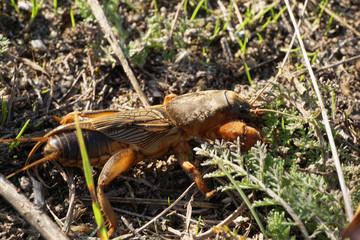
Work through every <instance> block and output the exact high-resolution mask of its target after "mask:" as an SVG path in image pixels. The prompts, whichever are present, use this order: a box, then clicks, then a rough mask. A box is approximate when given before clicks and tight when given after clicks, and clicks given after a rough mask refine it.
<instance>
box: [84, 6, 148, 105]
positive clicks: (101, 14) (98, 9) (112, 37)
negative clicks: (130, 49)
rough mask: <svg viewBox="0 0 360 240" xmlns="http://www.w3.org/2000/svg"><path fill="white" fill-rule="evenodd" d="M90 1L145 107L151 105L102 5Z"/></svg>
mask: <svg viewBox="0 0 360 240" xmlns="http://www.w3.org/2000/svg"><path fill="white" fill-rule="evenodd" d="M88 3H89V5H90V7H91V10H92V12H93V14H94V15H95V17H96V19H97V20H98V21H99V24H100V27H101V29H102V31H103V33H104V34H105V37H106V39H107V40H108V41H109V43H110V45H111V47H112V48H113V50H114V51H115V54H116V56H117V57H118V58H119V60H120V62H121V65H122V67H123V68H124V71H125V73H126V75H127V76H128V78H129V79H130V82H131V84H132V86H133V87H134V89H135V91H136V93H137V94H138V96H139V98H140V100H141V102H142V104H143V105H144V107H147V106H150V104H149V102H148V100H147V98H146V96H145V94H144V93H143V91H142V90H141V88H140V85H139V83H138V82H137V80H136V77H135V75H134V73H133V72H132V70H131V68H130V65H129V63H128V61H127V60H126V58H125V55H124V53H123V51H122V50H121V48H120V46H119V44H118V43H117V40H116V37H115V34H114V32H113V31H112V29H111V27H110V24H109V22H108V21H107V19H106V16H105V13H104V11H103V10H102V8H101V6H100V5H99V2H98V1H96V0H88Z"/></svg>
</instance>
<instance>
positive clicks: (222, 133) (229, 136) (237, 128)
mask: <svg viewBox="0 0 360 240" xmlns="http://www.w3.org/2000/svg"><path fill="white" fill-rule="evenodd" d="M216 135H217V138H218V139H224V140H227V141H232V142H233V141H235V140H237V138H238V137H239V138H240V142H241V146H242V148H243V149H244V150H246V151H248V150H250V148H251V147H253V146H254V145H255V144H256V142H257V141H262V142H264V141H265V140H266V139H263V138H262V137H261V134H260V132H259V131H258V130H257V129H255V128H253V127H250V126H248V125H246V124H245V123H244V122H242V121H233V122H229V123H226V124H224V125H222V126H220V127H219V129H218V130H217V131H216Z"/></svg>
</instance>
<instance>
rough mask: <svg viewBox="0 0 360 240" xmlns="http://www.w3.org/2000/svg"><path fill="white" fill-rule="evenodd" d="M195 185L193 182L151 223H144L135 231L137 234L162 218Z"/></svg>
mask: <svg viewBox="0 0 360 240" xmlns="http://www.w3.org/2000/svg"><path fill="white" fill-rule="evenodd" d="M194 185H195V182H193V183H192V184H191V185H190V186H189V187H188V188H187V189H186V190H185V191H184V192H183V193H182V194H181V195H180V197H178V198H177V199H176V200H175V201H174V202H173V203H172V204H170V206H169V207H167V208H166V209H164V211H162V212H161V213H160V214H158V215H157V216H156V217H154V218H153V219H152V220H151V221H149V222H148V223H146V224H145V225H144V226H142V227H141V228H139V229H137V232H141V231H142V230H144V229H145V228H147V227H148V226H149V225H150V224H152V223H153V222H155V221H156V220H157V219H159V218H160V217H161V216H163V215H164V214H165V213H167V212H168V211H169V210H170V209H171V208H173V207H174V206H175V205H176V204H177V203H178V202H179V201H180V200H181V199H183V198H184V197H185V195H186V194H187V193H188V192H189V191H190V189H191V188H192V187H193V186H194Z"/></svg>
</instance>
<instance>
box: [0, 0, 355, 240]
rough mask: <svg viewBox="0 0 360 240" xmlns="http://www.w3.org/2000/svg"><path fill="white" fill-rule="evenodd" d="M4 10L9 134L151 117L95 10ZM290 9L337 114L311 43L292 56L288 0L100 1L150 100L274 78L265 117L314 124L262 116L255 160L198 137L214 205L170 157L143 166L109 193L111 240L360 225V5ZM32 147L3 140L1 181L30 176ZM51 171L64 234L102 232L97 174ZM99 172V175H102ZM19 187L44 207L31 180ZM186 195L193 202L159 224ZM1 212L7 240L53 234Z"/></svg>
mask: <svg viewBox="0 0 360 240" xmlns="http://www.w3.org/2000/svg"><path fill="white" fill-rule="evenodd" d="M89 2H90V1H89ZM0 4H1V5H0V30H1V32H2V34H1V35H0V63H1V64H0V96H1V101H2V108H1V114H0V137H1V138H2V139H3V138H15V137H16V136H17V135H18V133H19V132H20V131H21V130H22V131H24V132H23V135H22V136H25V137H29V136H41V135H43V134H44V133H45V132H47V131H49V130H51V129H53V128H54V127H56V126H57V125H58V123H56V122H54V121H53V120H52V119H51V118H50V116H56V117H61V116H64V115H66V114H67V113H68V112H72V111H75V110H95V109H118V110H126V109H133V108H140V107H143V106H144V100H143V99H141V98H140V97H139V92H137V91H136V90H135V88H134V86H133V85H132V84H131V83H130V81H129V77H128V73H127V71H124V68H123V65H122V64H121V62H120V61H119V59H118V58H117V56H116V54H115V51H114V48H113V47H111V46H112V45H110V44H109V42H108V39H107V38H106V36H105V35H104V34H103V33H102V29H101V28H100V26H99V24H101V22H99V20H98V19H97V18H96V15H94V14H93V12H92V10H91V8H90V6H89V3H88V2H87V1H85V0H76V1H74V2H69V1H61V2H57V1H56V0H55V1H54V2H43V1H41V2H39V1H36V0H32V1H31V2H26V1H18V2H15V1H11V3H10V2H8V1H5V2H1V3H0ZM290 4H291V6H292V9H291V10H292V12H293V13H294V15H295V18H296V19H299V18H300V17H301V20H302V21H301V24H300V27H299V30H300V34H301V36H302V40H303V42H304V45H305V47H304V48H303V49H305V50H306V52H307V54H306V55H307V57H308V59H309V60H310V63H311V66H312V69H313V71H314V75H315V77H316V78H317V80H318V85H319V89H320V93H321V96H322V99H323V101H324V105H325V106H324V109H320V108H319V106H321V105H320V104H319V101H320V100H319V99H318V97H317V96H316V92H315V91H314V84H313V82H312V81H311V80H310V76H309V73H308V70H307V69H306V66H305V62H304V54H303V52H302V49H301V48H300V45H299V44H298V42H297V41H296V40H295V42H294V45H291V41H292V38H293V36H294V35H295V31H294V27H293V24H292V22H291V20H290V16H289V11H288V9H287V7H286V4H285V1H284V2H283V1H278V2H273V1H206V0H201V1H190V0H184V1H182V2H179V1H156V0H152V1H131V0H127V1H115V0H109V1H105V2H103V3H102V8H103V10H104V12H105V14H106V16H107V19H108V21H109V22H110V24H111V26H112V31H113V32H114V33H115V36H116V40H117V44H119V46H121V48H122V51H123V52H124V54H125V56H126V58H127V60H128V61H129V63H130V66H131V69H132V71H133V72H134V75H135V77H136V81H137V82H138V83H139V86H140V90H141V92H143V93H144V94H145V96H146V99H147V100H148V101H149V103H150V105H155V104H160V103H162V101H163V99H164V96H165V95H167V94H169V93H176V94H184V93H188V92H195V91H201V90H209V89H230V90H234V91H236V92H238V93H239V94H240V95H241V96H242V97H244V98H245V99H251V98H254V97H255V95H256V93H257V91H259V90H260V89H262V88H263V87H264V86H265V85H266V84H267V83H269V82H270V81H271V82H272V84H271V85H270V86H268V87H267V88H266V89H265V91H264V92H263V93H262V95H261V96H260V98H259V99H257V100H256V101H255V107H258V108H262V109H263V108H267V109H271V110H277V111H280V112H283V113H288V114H292V115H297V116H305V117H307V118H306V119H301V118H294V117H288V116H284V115H282V114H278V113H273V112H264V114H263V117H262V118H263V123H262V125H263V127H262V129H261V132H262V134H263V136H264V137H265V138H266V139H267V141H266V143H263V144H260V143H259V144H257V145H256V146H254V147H253V148H252V149H251V150H250V151H249V152H242V151H240V149H239V145H238V144H237V143H226V142H223V141H220V140H219V141H216V142H215V143H205V142H202V141H200V140H198V139H194V140H192V141H191V142H190V145H191V146H192V147H193V149H194V155H193V156H192V158H193V161H194V163H195V164H197V165H199V169H201V171H202V172H203V173H204V174H205V173H206V176H207V177H208V179H207V181H208V183H209V185H210V186H211V187H213V188H214V189H215V188H217V189H218V192H217V193H216V194H215V195H214V196H213V197H212V198H210V199H206V198H205V197H204V196H202V195H201V194H200V193H199V192H198V190H197V189H196V188H193V187H190V188H188V187H189V186H190V185H191V184H192V178H191V177H189V176H188V175H187V174H186V173H185V172H183V170H182V169H181V167H180V166H179V164H177V161H176V159H175V158H174V156H173V155H171V152H170V153H168V154H167V155H165V156H164V157H163V158H161V159H153V160H148V161H145V162H140V163H139V164H137V165H136V166H134V167H133V168H132V169H130V170H129V171H127V172H126V173H124V174H121V175H120V176H118V177H117V178H116V179H115V180H114V181H113V182H112V183H111V184H110V186H109V187H108V188H107V189H106V193H107V196H108V197H109V199H110V201H111V203H112V206H114V208H115V211H116V213H117V215H118V219H119V222H120V223H119V226H118V230H117V231H116V232H115V233H114V234H113V236H119V237H120V238H122V239H125V238H131V239H133V238H168V239H174V238H184V237H188V238H190V239H191V238H196V239H204V238H215V237H218V238H220V239H221V238H222V239H241V237H248V238H251V239H264V238H265V239H270V238H271V239H295V238H298V239H302V238H304V239H310V238H315V239H340V238H341V234H342V232H343V231H344V229H345V228H346V226H347V225H348V223H349V214H346V210H345V209H346V206H345V205H346V204H345V203H344V197H345V199H346V197H348V198H350V201H351V203H352V208H353V209H355V208H356V207H357V204H358V203H359V201H360V194H359V193H360V191H359V188H360V186H359V181H358V178H359V176H360V173H359V172H360V171H359V170H360V169H359V166H358V165H359V164H358V162H359V160H360V157H359V156H360V144H359V142H360V136H359V132H360V118H359V116H360V105H359V101H360V95H359V92H360V84H359V79H360V76H359V73H360V51H359V49H360V45H359V44H360V41H359V38H360V33H359V31H360V6H359V4H357V2H356V0H345V1H332V0H330V1H328V0H324V1H315V0H311V1H309V2H306V5H304V4H305V3H304V2H300V1H292V2H291V3H290ZM304 7H305V8H304ZM287 53H289V56H288V57H285V56H286V54H287ZM284 59H285V60H286V62H284V63H283V60H284ZM274 80H275V81H274ZM321 110H324V111H326V113H327V116H328V118H329V122H330V126H331V130H332V133H333V135H334V140H335V144H336V150H337V152H338V155H339V159H340V162H341V166H342V173H343V175H344V179H345V183H344V184H345V185H346V187H347V189H348V192H344V191H343V189H341V187H340V185H341V184H340V183H339V178H338V173H337V171H338V170H339V169H337V168H336V164H337V163H336V161H337V159H336V157H334V153H333V152H332V151H333V150H331V147H330V145H329V141H328V137H327V136H328V135H327V133H326V129H325V125H324V120H323V118H322V117H321V115H320V116H318V114H317V113H319V112H320V111H321ZM24 125H26V128H24ZM32 146H33V145H32V144H28V143H21V144H17V146H15V147H13V146H12V147H11V148H9V145H7V144H3V143H0V152H1V155H2V156H3V157H2V158H0V173H1V174H3V175H8V174H10V173H12V172H15V171H17V170H19V169H20V168H22V167H23V166H24V164H25V160H26V157H27V155H28V153H29V151H30V150H31V148H32ZM37 157H41V154H38V155H37V156H34V159H38V158H37ZM64 172H67V173H68V174H69V176H70V177H68V178H72V179H73V181H74V184H75V189H76V194H75V193H74V192H70V194H69V196H70V197H69V196H68V194H67V192H68V191H69V190H68V189H69V187H68V184H69V182H66V181H64V180H63V177H62V175H63V173H64ZM38 173H39V175H40V177H41V179H43V181H44V182H46V184H47V185H48V186H47V187H46V188H44V190H43V191H44V192H45V200H44V201H45V202H44V204H45V205H44V206H45V207H44V209H45V211H47V212H49V215H50V216H52V217H53V218H54V220H55V221H56V222H57V223H58V224H59V226H60V228H63V229H69V231H68V233H67V234H68V236H69V238H71V239H77V238H81V237H80V236H86V237H89V236H90V237H91V236H96V231H93V230H94V229H96V223H95V220H94V214H93V212H92V210H91V207H90V206H91V198H90V194H89V191H88V189H87V188H86V183H85V179H84V173H83V171H82V170H81V169H77V168H74V169H65V170H63V169H62V167H60V166H56V165H53V164H51V163H50V164H46V165H45V166H43V167H39V169H38ZM98 173H99V170H98V169H97V168H94V169H93V175H94V178H95V179H96V178H97V176H98ZM10 181H11V182H12V183H13V184H15V185H16V186H17V187H18V188H19V191H21V192H22V194H24V195H25V196H26V197H27V198H28V199H30V200H32V201H33V200H34V194H33V190H32V187H31V185H32V183H31V182H32V180H30V178H29V177H28V175H27V174H26V173H20V174H18V175H16V176H15V177H14V178H11V179H10ZM70 188H71V187H70ZM185 190H186V191H185ZM72 191H73V190H72ZM184 191H185V193H184ZM75 195H76V197H74V196H75ZM344 195H345V196H344ZM180 196H181V201H180V202H178V203H177V204H175V206H171V208H170V210H169V212H167V213H166V214H165V215H161V216H158V214H160V213H161V212H162V211H163V210H164V209H165V208H166V207H168V205H170V204H171V203H173V202H174V200H176V199H178V200H180V199H179V197H180ZM0 202H1V203H2V204H1V211H0V213H1V215H0V217H1V219H2V221H1V223H0V230H1V231H0V236H1V238H3V239H24V238H31V239H38V238H40V234H39V233H38V232H37V231H36V229H35V228H32V227H29V226H30V225H29V224H28V223H27V222H26V221H25V220H24V219H23V218H22V217H21V215H19V214H18V213H17V212H16V211H15V210H13V208H12V207H11V206H10V205H9V204H8V203H6V201H5V200H4V199H0ZM69 206H70V207H71V208H73V209H72V212H73V215H74V216H73V218H72V219H69V217H68V215H67V211H68V208H69ZM121 216H122V218H121ZM155 217H158V218H157V219H156V221H154V223H152V224H151V225H150V226H147V227H146V228H144V229H142V227H143V226H144V225H145V224H146V223H147V222H149V221H151V220H153V219H154V218H155ZM120 219H121V220H120ZM140 228H141V231H138V230H139V229H140ZM134 229H135V230H134Z"/></svg>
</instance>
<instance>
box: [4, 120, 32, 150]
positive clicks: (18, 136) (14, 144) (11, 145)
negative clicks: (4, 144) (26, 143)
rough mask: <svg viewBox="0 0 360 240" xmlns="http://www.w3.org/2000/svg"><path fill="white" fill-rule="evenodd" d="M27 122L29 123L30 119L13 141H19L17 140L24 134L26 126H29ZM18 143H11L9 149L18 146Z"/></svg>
mask: <svg viewBox="0 0 360 240" xmlns="http://www.w3.org/2000/svg"><path fill="white" fill-rule="evenodd" d="M29 122H30V119H28V120H27V121H26V123H25V124H24V126H23V127H22V128H21V130H20V132H19V134H18V135H17V136H16V138H15V139H19V138H20V137H21V136H22V134H23V133H24V131H25V128H26V127H27V125H28V124H29ZM19 143H20V142H12V143H11V144H10V146H9V148H14V147H17V146H18V145H19Z"/></svg>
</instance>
